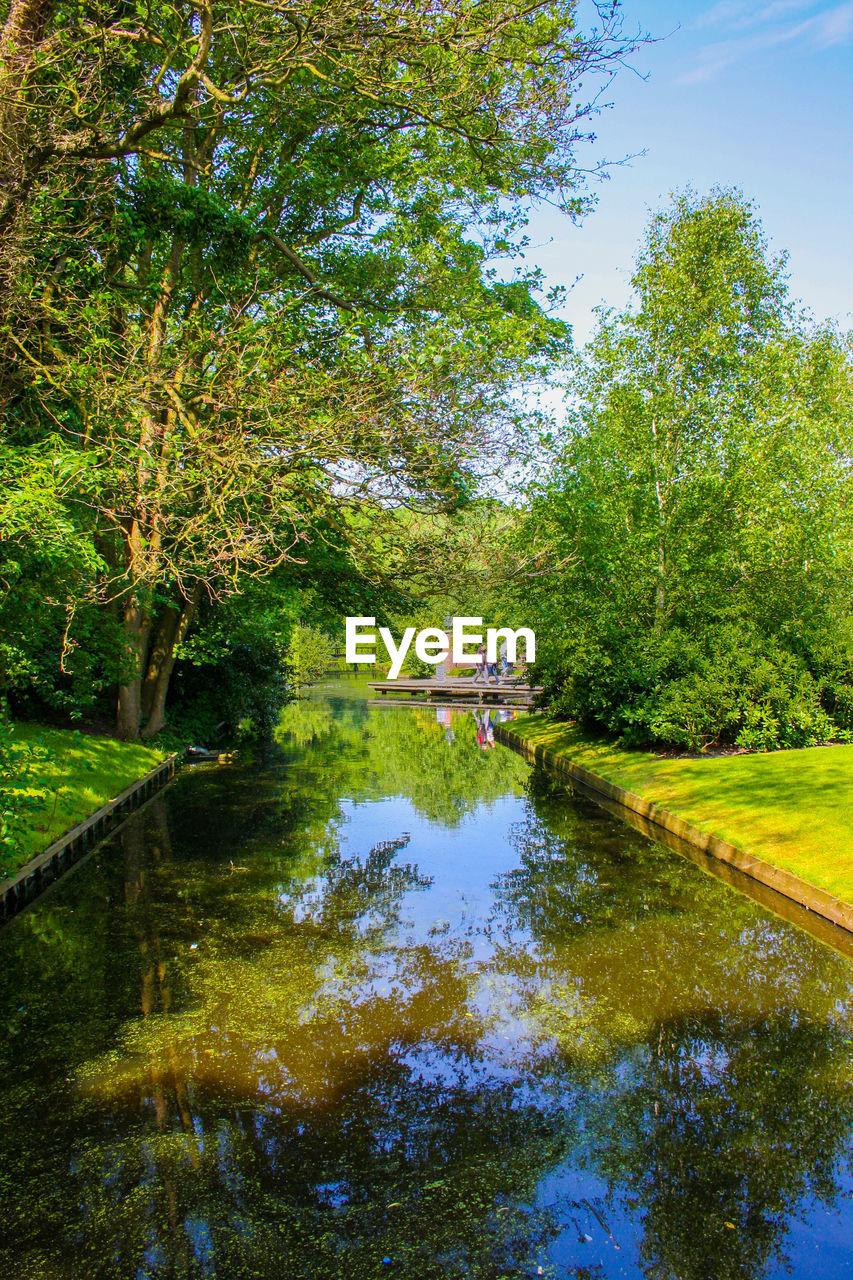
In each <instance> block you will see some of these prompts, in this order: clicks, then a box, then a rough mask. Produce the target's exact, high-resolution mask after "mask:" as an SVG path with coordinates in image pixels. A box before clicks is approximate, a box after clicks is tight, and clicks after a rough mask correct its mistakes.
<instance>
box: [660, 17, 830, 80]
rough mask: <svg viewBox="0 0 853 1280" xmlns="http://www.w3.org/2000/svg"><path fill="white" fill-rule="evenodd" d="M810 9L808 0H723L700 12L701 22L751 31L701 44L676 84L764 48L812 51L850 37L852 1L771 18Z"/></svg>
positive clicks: (718, 69) (712, 73)
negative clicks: (767, 0)
mask: <svg viewBox="0 0 853 1280" xmlns="http://www.w3.org/2000/svg"><path fill="white" fill-rule="evenodd" d="M811 8H814V3H813V2H812V3H808V0H805V2H804V0H774V2H773V3H771V4H762V5H759V6H756V5H755V4H754V3H753V4H749V3H745V2H743V0H723V3H721V4H717V5H715V6H714V8H713V9H709V10H708V11H707V12H706V13H705V14H704V15H703V16H702V19H700V22H701V24H702V25H703V26H712V25H713V26H724V25H725V26H728V27H729V28H730V29H733V30H735V31H748V30H749V29H750V28H752V29H753V32H754V33H753V34H749V35H743V36H735V37H734V38H732V39H728V40H717V41H714V42H713V43H711V44H707V45H705V47H704V48H703V49H701V50H700V51H699V55H698V58H697V61H696V63H695V65H694V66H693V67H692V68H690V69H689V70H687V71H685V72H684V73H683V74H682V75H680V76H679V77H678V83H679V84H699V83H701V82H703V81H708V80H713V79H714V77H715V76H716V75H718V74H719V73H720V72H721V71H724V70H725V69H726V67H730V66H732V64H733V63H735V62H741V61H742V60H743V59H744V58H747V57H749V56H750V55H751V54H755V53H760V52H763V51H764V50H766V49H773V48H779V47H781V46H784V45H790V44H794V43H796V44H798V45H799V47H800V48H801V49H805V50H807V51H810V52H814V51H816V50H823V49H830V48H833V47H834V46H836V45H840V44H846V43H847V42H848V41H849V40H850V39H851V37H853V2H851V3H845V4H836V5H833V6H832V7H830V8H828V9H825V10H824V11H823V12H822V13H817V14H814V16H813V17H811V18H805V19H804V20H803V21H802V22H795V23H793V24H790V23H782V24H780V23H778V21H777V20H778V19H779V18H782V17H786V16H789V15H791V14H793V13H794V12H795V11H797V10H800V11H802V10H803V9H811ZM697 25H698V24H697ZM761 27H763V28H764V30H761V29H760V28H761Z"/></svg>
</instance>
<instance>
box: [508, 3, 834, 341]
mask: <svg viewBox="0 0 853 1280" xmlns="http://www.w3.org/2000/svg"><path fill="white" fill-rule="evenodd" d="M623 9H624V14H625V25H626V28H628V29H633V30H635V29H636V28H637V27H638V26H639V27H642V28H643V29H645V30H647V31H649V32H650V33H651V34H652V35H654V36H656V37H660V39H659V42H658V43H656V44H654V45H652V46H649V47H646V48H643V49H641V50H640V51H639V52H638V53H637V54H636V55H634V58H633V63H634V66H635V67H636V69H637V71H639V72H641V73H642V74H643V76H645V77H647V78H645V79H641V78H640V77H639V76H638V75H635V74H633V73H632V72H631V71H628V70H625V71H620V73H619V74H618V76H617V77H616V78H615V80H614V81H613V82H612V84H611V86H610V88H609V89H608V91H607V93H606V95H605V100H607V101H610V102H612V103H613V108H612V110H610V111H607V112H605V113H604V114H603V115H602V116H599V117H598V119H597V121H596V122H595V125H594V128H595V130H596V133H597V135H598V136H597V141H596V143H595V144H594V146H593V148H591V149H588V150H587V151H586V153H581V154H582V155H584V162H585V163H588V162H589V160H591V159H592V157H593V154H594V155H595V156H601V155H604V156H606V157H607V158H608V159H610V160H620V159H622V157H624V156H629V155H634V156H635V157H636V158H635V159H633V160H631V161H630V162H629V163H627V164H623V165H620V166H618V167H614V168H613V169H612V170H611V176H610V178H609V180H608V181H606V182H603V183H600V184H596V185H595V188H594V190H595V192H596V194H597V196H598V206H597V208H596V209H595V211H594V212H593V213H591V214H589V215H588V216H587V218H586V219H585V220H584V222H583V223H582V224H581V225H580V226H577V227H575V226H573V225H572V224H571V222H569V221H568V220H567V219H564V218H562V217H560V216H559V215H557V214H556V213H554V212H553V210H550V209H547V208H545V209H540V210H539V211H537V212H536V214H535V215H534V217H533V219H532V220H531V224H530V235H531V239H532V245H531V248H530V250H529V253H528V258H529V259H530V260H531V261H535V262H536V263H538V264H539V265H540V266H541V267H542V268H543V269H544V271H545V273H546V276H547V278H548V280H549V282H551V283H560V284H571V283H572V281H574V280H575V278H576V277H577V276H578V275H582V277H583V279H582V280H581V282H580V283H579V284H578V285H576V287H575V288H574V289H573V291H572V293H571V294H570V297H569V301H568V303H567V305H566V307H565V309H564V311H563V314H564V316H565V318H566V319H568V320H570V321H571V322H572V324H573V325H574V328H575V338H576V341H577V342H578V343H582V342H583V341H584V340H585V339H586V337H587V336H588V334H589V332H590V329H591V327H592V326H593V324H594V319H595V318H594V315H593V308H594V307H595V306H596V305H597V304H598V303H600V302H602V301H603V302H605V303H607V304H608V305H610V306H617V307H621V306H623V305H624V304H625V303H626V302H627V300H628V297H629V294H630V285H629V277H630V275H631V269H632V262H633V258H634V255H635V253H636V250H637V245H638V242H639V240H640V237H641V235H642V233H643V229H644V227H645V225H646V223H647V221H648V216H649V209H655V208H658V207H659V206H660V205H662V204H664V203H665V202H666V199H667V196H668V194H669V193H670V192H672V191H674V190H678V189H680V188H683V187H684V186H686V185H688V184H690V185H692V186H693V187H694V188H695V189H696V190H698V191H700V192H702V191H707V190H708V189H709V188H710V187H712V186H714V185H718V184H721V185H726V186H737V187H740V188H742V190H743V191H744V194H745V195H747V196H749V197H751V198H752V199H754V200H755V201H756V203H757V205H758V208H759V212H760V215H761V218H762V221H763V223H764V228H765V231H766V232H767V234H768V236H769V238H770V241H771V245H772V247H773V248H774V249H777V250H782V249H786V250H788V252H789V254H790V261H789V271H790V276H791V292H792V294H793V295H794V296H795V297H798V298H800V299H802V301H803V302H804V303H805V304H806V306H807V307H808V308H809V309H810V310H811V311H812V312H813V313H814V315H815V316H816V317H817V318H820V319H822V318H824V317H827V316H833V317H835V318H836V319H838V320H839V321H840V322H841V323H842V324H843V325H845V327H853V3H851V2H849V0H847V2H844V3H837V2H836V3H832V2H830V3H821V0H717V2H716V3H714V2H713V0H712V2H711V3H701V0H700V2H699V3H693V2H692V0H687V2H686V3H677V0H624V5H623ZM641 152H645V154H642V155H641V154H638V153H641Z"/></svg>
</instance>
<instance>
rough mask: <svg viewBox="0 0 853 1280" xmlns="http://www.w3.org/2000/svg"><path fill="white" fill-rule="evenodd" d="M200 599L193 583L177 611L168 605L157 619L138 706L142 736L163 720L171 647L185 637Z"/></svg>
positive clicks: (155, 729) (172, 662) (172, 658)
mask: <svg viewBox="0 0 853 1280" xmlns="http://www.w3.org/2000/svg"><path fill="white" fill-rule="evenodd" d="M200 599H201V587H200V586H196V588H195V590H194V591H193V592H192V594H191V596H190V598H189V600H187V601H186V602H185V604H184V607H183V609H182V610H181V611H180V612H179V611H178V610H177V609H175V608H169V609H167V610H165V611H164V615H163V617H162V618H161V621H160V626H159V627H158V629H157V636H156V638H155V641H154V644H153V645H152V646H151V656H150V658H149V660H148V668H147V670H146V673H145V682H144V685H143V689H142V709H143V713H144V715H145V727H144V729H143V730H142V736H143V738H153V736H154V734H155V733H159V732H160V730H161V729H162V728H163V726H164V725H165V723H166V698H167V696H168V693H169V681H170V680H171V678H172V671H173V670H174V666H175V650H176V649H177V647H178V645H179V644H180V643H181V641H182V640H184V639H185V638H186V635H187V632H188V631H189V629H190V627H191V626H192V624H193V621H194V619H195V615H196V610H197V608H198V602H199V600H200Z"/></svg>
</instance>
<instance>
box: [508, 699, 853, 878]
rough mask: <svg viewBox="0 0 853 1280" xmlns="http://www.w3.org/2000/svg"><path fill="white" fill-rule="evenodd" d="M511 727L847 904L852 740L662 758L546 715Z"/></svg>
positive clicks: (852, 870) (852, 858)
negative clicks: (795, 748)
mask: <svg viewBox="0 0 853 1280" xmlns="http://www.w3.org/2000/svg"><path fill="white" fill-rule="evenodd" d="M511 727H512V729H513V731H515V732H516V733H519V734H520V735H521V736H522V737H523V738H525V739H526V740H527V741H528V742H530V743H532V744H534V745H536V746H543V747H548V748H549V749H550V750H552V751H554V752H557V753H559V754H560V755H563V756H565V757H566V759H567V760H569V761H571V763H573V764H577V765H580V766H581V768H583V769H589V770H590V771H591V772H592V773H596V774H598V775H599V777H602V778H606V779H607V781H608V782H612V783H615V784H616V785H617V786H620V787H625V788H627V789H628V790H629V791H633V792H635V793H636V794H638V795H641V796H643V797H645V798H646V799H649V800H652V801H654V802H655V803H657V804H659V805H661V806H662V807H663V808H665V809H668V810H669V811H670V812H671V813H675V814H677V815H678V816H679V817H681V818H685V819H686V820H687V821H688V822H690V823H692V824H693V825H694V826H695V827H698V828H699V830H700V831H702V832H703V833H709V834H711V835H715V836H720V837H721V838H722V839H723V840H728V841H729V843H731V844H734V845H737V846H738V847H739V848H741V849H746V850H748V851H749V852H750V853H754V854H756V855H757V856H758V857H760V858H763V859H765V861H767V862H770V863H772V864H773V865H774V866H777V867H782V868H784V869H785V870H786V871H790V872H792V873H793V874H794V875H797V876H800V877H801V878H802V879H803V880H808V881H809V882H810V883H811V884H813V885H817V886H818V887H819V888H821V889H825V890H826V891H827V892H828V893H832V894H834V895H835V896H836V897H839V898H841V899H843V901H845V902H851V903H853V826H851V814H853V746H843V747H809V748H806V749H805V750H802V751H775V752H770V753H768V754H766V755H734V756H715V757H711V758H708V759H669V758H666V757H661V756H657V755H654V754H652V753H651V752H645V751H625V750H621V749H620V748H618V747H615V746H614V745H613V744H612V743H606V742H596V741H594V740H591V739H590V738H589V737H588V736H587V735H585V734H583V733H582V732H581V731H580V730H579V729H577V728H576V727H574V726H573V725H565V724H554V723H552V722H550V721H548V720H547V719H546V718H545V717H544V716H524V717H522V718H520V719H519V720H517V721H515V722H514V723H513V725H512V726H511Z"/></svg>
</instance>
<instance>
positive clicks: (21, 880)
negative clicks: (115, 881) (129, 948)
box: [0, 752, 183, 922]
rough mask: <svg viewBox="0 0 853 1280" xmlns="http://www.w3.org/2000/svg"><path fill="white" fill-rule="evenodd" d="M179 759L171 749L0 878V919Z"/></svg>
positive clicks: (65, 866)
mask: <svg viewBox="0 0 853 1280" xmlns="http://www.w3.org/2000/svg"><path fill="white" fill-rule="evenodd" d="M182 759H183V753H182V752H175V753H174V754H173V755H170V756H167V757H166V759H165V760H164V761H163V762H162V763H161V764H158V765H156V766H155V767H154V768H153V769H151V770H150V771H149V772H148V773H146V774H145V776H144V777H143V778H139V779H137V781H136V782H133V783H131V785H130V786H129V787H125V789H124V791H122V792H121V793H120V794H119V795H117V796H116V797H115V798H114V799H113V800H110V801H109V802H108V803H107V804H105V805H102V806H101V808H100V809H97V810H96V811H95V813H93V814H90V816H89V817H88V818H86V819H85V820H84V821H83V822H78V823H77V825H76V827H71V829H70V830H69V831H66V832H65V834H64V835H61V836H60V837H59V839H58V840H54V841H53V843H52V844H50V845H48V847H47V848H46V849H45V850H44V851H43V852H42V853H38V854H36V856H35V857H34V858H31V859H30V861H29V862H27V863H25V864H24V866H23V867H21V869H20V871H18V872H16V873H15V875H14V876H12V877H10V878H9V879H8V880H3V881H0V922H2V921H3V920H8V919H9V918H10V916H13V915H15V914H16V913H17V912H18V911H21V910H22V909H23V908H24V907H25V906H27V905H28V904H29V903H30V902H32V901H33V900H34V899H35V898H37V897H38V896H39V894H40V893H41V892H42V890H44V889H45V888H47V886H48V885H49V884H52V883H53V881H55V880H57V879H59V877H60V876H62V875H64V874H65V872H66V871H68V870H69V869H70V868H71V867H72V866H73V865H74V864H75V863H76V862H77V861H78V860H79V859H80V858H81V857H82V856H83V854H84V853H88V852H89V851H90V850H92V849H94V847H95V846H96V845H97V844H100V842H101V841H102V840H103V839H104V838H105V837H106V836H107V835H109V834H110V833H111V832H112V831H114V830H115V828H116V827H117V826H119V825H120V824H121V823H122V822H123V821H124V820H125V818H127V817H129V816H130V814H131V813H133V812H134V811H135V810H136V809H139V808H140V807H141V806H142V805H143V804H145V802H146V801H147V800H149V799H150V798H151V797H152V796H153V795H155V794H156V793H157V792H158V791H160V790H162V788H163V787H165V786H166V784H167V783H169V782H171V781H172V779H173V778H174V776H175V773H176V771H177V769H178V766H179V764H180V763H181V761H182Z"/></svg>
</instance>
